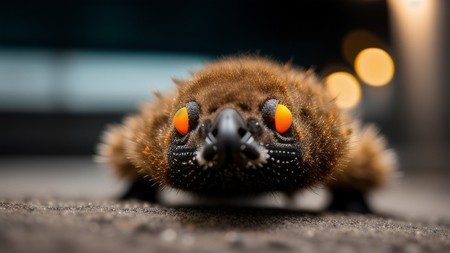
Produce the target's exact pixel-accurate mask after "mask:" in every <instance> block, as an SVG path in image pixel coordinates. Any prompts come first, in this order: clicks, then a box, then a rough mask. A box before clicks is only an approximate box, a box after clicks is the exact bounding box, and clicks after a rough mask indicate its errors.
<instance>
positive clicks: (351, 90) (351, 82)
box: [325, 72, 361, 109]
mask: <svg viewBox="0 0 450 253" xmlns="http://www.w3.org/2000/svg"><path fill="white" fill-rule="evenodd" d="M325 84H326V87H327V89H328V92H330V94H331V96H333V97H335V98H336V103H337V105H338V106H339V107H341V108H343V109H351V108H354V107H355V106H357V105H358V103H359V101H360V100H361V86H360V84H359V82H358V80H356V78H355V77H354V76H353V75H352V74H350V73H348V72H335V73H332V74H330V75H329V76H327V77H326V78H325Z"/></svg>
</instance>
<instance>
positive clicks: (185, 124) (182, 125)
mask: <svg viewBox="0 0 450 253" xmlns="http://www.w3.org/2000/svg"><path fill="white" fill-rule="evenodd" d="M173 124H174V125H175V128H176V129H177V131H178V133H180V134H181V135H186V134H187V133H188V130H189V115H188V110H187V108H186V107H183V108H181V109H179V110H178V111H177V112H176V113H175V116H174V117H173Z"/></svg>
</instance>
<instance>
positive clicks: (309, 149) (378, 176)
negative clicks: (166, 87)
mask: <svg viewBox="0 0 450 253" xmlns="http://www.w3.org/2000/svg"><path fill="white" fill-rule="evenodd" d="M176 83H177V85H178V90H177V91H174V92H173V93H170V94H167V95H162V96H158V98H157V99H156V100H155V101H154V102H153V103H150V104H145V105H144V106H143V107H142V108H141V110H140V113H139V114H136V115H134V116H130V117H128V118H127V119H126V120H125V122H124V124H123V126H120V127H113V128H110V129H109V130H107V132H108V133H107V135H105V136H106V138H104V139H103V142H104V144H101V146H100V147H101V148H100V155H101V156H102V157H103V158H104V160H106V161H107V162H109V163H110V164H111V165H112V166H113V167H114V168H115V170H116V171H117V172H118V174H119V176H128V177H136V176H138V175H137V174H140V175H142V176H146V177H149V178H150V179H151V180H154V181H156V182H158V183H159V184H160V185H162V186H166V185H169V186H170V182H169V181H168V179H167V170H168V161H167V150H168V146H169V145H170V140H171V136H170V135H171V134H172V133H173V128H174V127H173V124H172V117H173V115H174V113H175V112H176V111H177V110H178V109H179V108H181V107H183V106H185V105H186V103H187V102H190V101H196V102H197V103H198V104H199V105H200V107H201V112H202V113H201V115H200V119H199V122H203V121H204V120H205V119H214V118H215V116H216V115H217V113H218V111H219V109H220V108H223V107H225V106H226V107H231V108H234V109H236V110H237V111H239V113H240V114H241V115H242V117H243V118H244V119H245V120H247V119H249V118H251V117H253V118H257V119H261V115H260V114H261V113H260V109H261V104H262V103H263V102H264V101H265V100H267V99H268V98H276V99H278V100H279V101H280V103H281V104H284V105H286V106H287V107H288V108H290V110H291V111H292V114H293V126H294V127H295V128H296V129H295V133H296V137H297V138H298V140H299V142H300V143H302V147H303V159H304V160H305V162H306V163H307V164H309V165H311V166H313V167H316V168H326V169H324V170H319V169H317V170H312V171H310V172H309V174H310V175H308V177H309V181H308V185H313V184H315V183H320V182H323V183H327V184H328V185H330V186H332V187H350V188H355V189H363V190H366V189H370V188H374V187H376V186H379V185H382V184H383V183H384V182H385V181H387V179H388V178H389V177H390V173H391V171H392V167H393V164H389V163H383V162H380V161H382V160H383V159H384V157H385V156H389V155H388V154H387V153H386V151H385V145H384V142H383V140H382V139H381V138H380V137H378V136H377V135H376V134H374V133H373V132H370V131H369V130H365V131H363V132H360V129H359V128H358V127H356V128H354V129H353V132H352V130H351V128H350V123H349V122H351V120H350V121H349V120H348V118H347V117H346V116H345V115H344V113H343V112H342V111H341V110H340V109H339V108H338V107H337V106H336V104H335V103H334V99H333V98H332V97H330V96H329V95H328V93H327V91H326V90H325V89H324V88H323V85H321V83H320V81H319V80H318V79H317V78H316V77H315V75H313V74H312V72H311V71H307V72H304V71H302V70H299V69H296V68H294V67H292V66H290V65H280V64H278V63H276V62H273V61H270V60H267V59H263V58H256V57H235V58H227V59H223V60H219V61H216V62H214V63H211V64H209V65H207V66H205V67H204V69H203V70H202V71H200V72H197V73H194V74H193V76H192V80H188V81H180V80H176ZM358 138H359V140H358ZM202 141H203V140H201V139H199V138H190V139H189V143H188V144H190V145H198V144H200V143H201V142H202ZM262 141H263V142H265V143H270V142H272V141H274V136H273V135H271V134H269V133H266V134H264V135H263V136H262ZM350 142H352V144H351V145H350ZM361 157H364V158H363V159H362V160H363V161H361ZM127 161H128V162H127ZM330 173H332V175H331V176H330ZM361 175H362V176H361Z"/></svg>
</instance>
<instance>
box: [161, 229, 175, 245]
mask: <svg viewBox="0 0 450 253" xmlns="http://www.w3.org/2000/svg"><path fill="white" fill-rule="evenodd" d="M176 238H177V232H175V230H173V229H170V228H168V229H166V230H164V231H162V232H161V239H162V240H164V241H166V242H173V241H174V240H175V239H176Z"/></svg>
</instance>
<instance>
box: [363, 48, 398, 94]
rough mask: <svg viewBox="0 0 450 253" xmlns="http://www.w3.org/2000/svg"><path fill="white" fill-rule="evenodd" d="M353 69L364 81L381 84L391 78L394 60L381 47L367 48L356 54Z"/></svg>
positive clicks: (376, 84)
mask: <svg viewBox="0 0 450 253" xmlns="http://www.w3.org/2000/svg"><path fill="white" fill-rule="evenodd" d="M355 71H356V73H357V74H358V76H359V78H361V80H363V81H364V82H365V83H367V84H369V85H372V86H383V85H386V84H387V83H389V82H390V81H391V80H392V77H393V75H394V62H393V61H392V58H391V56H390V55H389V54H388V53H387V52H386V51H384V50H383V49H380V48H367V49H364V50H362V51H361V52H360V53H359V54H358V55H357V56H356V59H355Z"/></svg>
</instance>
